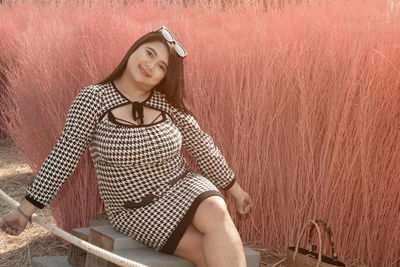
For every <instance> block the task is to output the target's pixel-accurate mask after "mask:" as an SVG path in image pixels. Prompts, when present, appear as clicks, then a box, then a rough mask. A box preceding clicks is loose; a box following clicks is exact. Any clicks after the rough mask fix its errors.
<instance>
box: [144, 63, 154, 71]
mask: <svg viewBox="0 0 400 267" xmlns="http://www.w3.org/2000/svg"><path fill="white" fill-rule="evenodd" d="M146 67H147V70H148V71H150V72H153V70H154V63H151V62H150V63H147V64H146Z"/></svg>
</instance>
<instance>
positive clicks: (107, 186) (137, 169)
mask: <svg viewBox="0 0 400 267" xmlns="http://www.w3.org/2000/svg"><path fill="white" fill-rule="evenodd" d="M135 103H136V104H138V102H135ZM128 104H132V102H131V101H130V100H129V99H128V98H127V97H125V96H124V95H123V94H122V93H121V92H120V91H118V89H117V88H116V87H115V85H114V83H113V82H107V83H103V84H96V85H91V86H88V87H85V88H83V89H82V90H81V91H80V92H79V94H78V95H77V97H76V98H75V100H74V101H73V103H72V104H71V106H70V108H69V110H68V114H67V120H66V123H65V126H64V129H63V131H62V133H61V136H60V138H59V139H58V141H57V143H56V145H55V146H54V148H53V149H52V151H51V152H50V154H49V155H48V156H47V158H46V160H45V161H44V163H43V165H42V166H41V168H40V170H39V173H38V175H37V177H36V179H35V180H34V182H33V183H32V185H30V186H29V187H28V188H27V190H26V196H25V198H26V199H27V200H28V201H30V202H31V203H32V204H34V205H35V206H37V207H38V208H43V207H44V206H46V205H48V204H49V203H50V201H51V200H52V199H53V198H54V196H55V195H56V194H57V193H58V191H59V190H60V187H61V186H62V184H63V183H64V182H65V180H66V179H67V178H68V177H69V176H70V174H71V173H72V171H73V170H74V169H75V167H76V165H77V164H78V162H79V159H80V158H81V156H82V154H83V152H84V151H85V150H86V149H87V148H89V151H90V155H91V157H92V159H93V162H94V166H95V169H96V176H97V179H98V186H99V192H100V196H101V198H102V200H103V201H104V204H105V209H106V212H107V215H108V217H109V219H110V223H111V224H112V225H113V226H114V228H115V229H116V230H118V231H119V232H121V233H123V234H126V235H128V236H130V237H132V238H134V239H135V240H137V241H139V242H141V243H143V244H145V245H147V246H149V247H151V248H153V249H154V250H156V251H162V252H165V253H169V254H172V253H173V252H174V251H175V248H176V246H177V245H178V243H179V241H180V239H181V237H182V236H183V234H184V232H185V230H186V229H187V227H188V226H189V224H190V223H191V220H192V218H193V216H194V214H195V211H196V209H197V207H198V206H199V204H200V203H201V201H202V200H204V199H205V198H207V197H209V196H214V195H217V196H221V197H223V195H222V194H221V192H220V191H219V190H218V188H221V189H223V190H227V189H229V188H230V187H231V186H232V185H233V184H234V182H235V176H234V173H233V171H232V170H231V169H230V168H229V166H228V165H227V163H226V161H225V159H224V157H223V156H222V155H221V153H220V151H219V150H218V148H217V147H216V146H215V145H214V143H213V141H212V139H211V138H210V136H209V135H207V134H206V133H204V132H203V131H202V130H201V129H200V127H199V125H198V124H197V122H196V120H195V119H194V117H193V116H191V115H188V114H185V113H183V112H181V111H180V110H178V109H177V108H175V107H173V106H172V105H170V104H169V103H168V102H167V100H166V98H165V95H164V94H162V93H160V92H159V91H156V90H154V89H153V90H152V91H151V94H150V96H149V97H148V98H147V99H146V100H145V101H143V102H141V103H140V104H142V105H144V106H147V107H150V108H152V109H156V110H159V111H160V112H161V116H162V118H161V119H160V120H158V121H157V122H154V123H150V124H145V125H130V124H127V123H121V122H120V121H118V120H117V119H116V118H115V116H114V115H113V113H112V112H111V110H113V109H114V108H116V107H120V106H123V105H128ZM182 146H183V147H184V148H185V149H186V150H187V151H188V152H189V154H190V155H191V156H192V157H193V158H194V159H195V161H196V166H197V169H198V170H199V173H196V172H194V171H193V170H191V169H190V168H189V167H188V164H187V162H186V160H185V158H184V156H183V154H182V150H181V148H182Z"/></svg>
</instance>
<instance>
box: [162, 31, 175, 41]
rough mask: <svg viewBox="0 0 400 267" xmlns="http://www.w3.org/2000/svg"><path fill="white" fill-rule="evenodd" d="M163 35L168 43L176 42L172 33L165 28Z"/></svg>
mask: <svg viewBox="0 0 400 267" xmlns="http://www.w3.org/2000/svg"><path fill="white" fill-rule="evenodd" d="M161 33H162V35H163V36H164V38H165V40H167V41H168V42H172V41H173V40H174V37H173V36H172V33H170V32H169V31H168V30H167V29H166V28H163V29H162V31H161Z"/></svg>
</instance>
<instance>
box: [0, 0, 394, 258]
mask: <svg viewBox="0 0 400 267" xmlns="http://www.w3.org/2000/svg"><path fill="white" fill-rule="evenodd" d="M160 25H165V26H167V27H168V28H169V29H170V30H171V31H172V32H173V33H174V35H175V37H176V39H177V40H178V42H180V43H182V44H183V46H184V47H185V48H186V49H187V51H188V53H189V56H188V57H187V58H186V59H185V64H186V65H185V68H186V69H185V79H186V80H185V84H186V88H187V91H188V94H189V97H190V102H191V103H192V107H193V109H194V110H195V113H196V116H197V118H198V121H199V123H200V125H201V127H202V129H203V130H204V131H206V132H207V133H209V134H210V135H211V136H212V137H213V139H214V141H215V143H216V144H217V146H218V147H219V149H220V150H221V152H222V153H223V155H224V156H225V157H226V159H227V161H228V163H229V164H230V166H231V167H232V169H233V170H234V172H235V173H236V176H237V180H238V182H239V184H240V185H241V186H242V187H243V188H244V190H245V191H247V192H248V193H249V194H250V196H251V197H252V200H253V204H254V207H253V209H252V211H251V213H250V214H248V215H246V216H240V215H239V214H238V213H236V212H235V209H234V203H233V201H232V199H231V198H228V199H227V200H228V201H227V204H228V207H229V210H230V213H231V216H232V219H233V220H234V222H235V224H236V226H237V227H238V230H239V232H240V235H241V237H242V240H243V241H244V242H249V241H250V242H255V243H260V244H264V245H273V246H276V247H278V248H280V249H282V250H284V249H285V248H286V247H287V246H289V245H291V246H293V245H295V242H296V240H297V236H298V234H299V231H300V228H301V227H302V226H303V224H304V222H305V221H306V220H308V219H316V218H320V219H323V220H325V221H326V222H327V223H328V224H329V225H330V226H331V228H332V230H333V234H334V241H335V244H336V250H337V253H338V255H339V256H340V259H342V260H346V262H348V263H349V262H355V261H357V262H360V263H361V262H362V263H363V264H366V265H368V266H396V263H395V262H396V261H400V179H399V177H400V134H399V130H400V111H399V103H400V10H399V6H398V5H397V4H393V3H391V2H390V1H389V2H388V1H386V0H385V1H377V0H369V1H345V0H336V1H310V3H309V4H303V5H288V6H286V7H280V8H269V9H268V10H267V11H265V8H264V6H263V5H262V4H261V3H260V4H257V3H253V4H251V5H250V4H241V5H237V6H235V7H232V6H230V5H225V8H224V10H222V9H221V8H219V7H218V5H216V4H210V5H209V4H196V5H189V6H187V7H186V8H184V7H182V6H181V5H179V4H176V3H175V4H174V3H172V4H167V3H166V2H165V3H164V4H154V3H152V2H150V1H149V2H147V1H145V2H144V3H135V2H132V3H129V4H128V5H123V4H118V3H117V2H112V3H111V4H98V3H97V4H95V3H91V4H76V3H75V4H71V5H67V4H63V5H60V4H59V5H55V4H32V3H20V4H10V5H0V62H1V64H2V67H3V72H5V74H6V77H7V81H8V85H7V86H6V88H3V89H2V90H1V92H3V93H2V94H3V95H2V96H1V102H2V103H1V111H2V112H3V113H4V114H5V115H6V116H7V117H8V118H9V121H7V120H5V118H3V121H5V124H4V128H6V131H7V133H8V134H9V135H10V136H11V137H12V138H13V140H14V141H15V144H16V146H17V147H18V149H19V150H20V151H21V153H23V154H24V155H25V156H26V158H27V160H28V161H29V163H30V166H31V167H32V169H33V170H34V172H35V173H37V172H38V171H39V168H40V166H41V164H42V163H43V161H44V160H45V158H46V157H47V155H48V154H49V153H50V150H51V149H52V147H53V146H54V145H55V143H56V141H57V139H58V137H59V135H60V133H61V131H62V128H63V125H64V122H65V118H66V112H67V110H68V107H69V105H70V104H71V103H72V100H73V99H74V97H75V96H76V95H77V93H78V91H79V90H80V88H82V87H83V86H86V85H89V84H92V83H96V82H98V81H100V80H101V79H102V78H104V77H105V76H106V75H107V74H109V73H110V72H111V70H113V68H115V67H116V65H117V64H118V62H119V61H120V60H121V58H122V56H123V55H124V54H125V52H126V51H127V49H128V48H129V47H130V45H131V44H132V43H133V42H134V41H135V40H136V39H138V38H139V37H140V36H141V35H143V34H145V33H147V32H149V31H151V30H154V29H156V28H158V27H159V26H160ZM18 201H20V200H18ZM51 209H52V211H53V212H54V214H55V219H56V221H57V223H58V225H59V226H60V227H62V228H64V229H66V230H71V229H72V228H73V227H79V226H86V225H87V224H88V220H89V218H91V217H94V216H95V215H96V214H98V213H100V212H102V211H103V206H102V202H101V201H100V200H99V196H98V191H97V183H96V177H95V170H94V167H93V164H92V162H91V159H90V156H89V153H88V152H85V154H84V155H83V157H82V159H81V161H80V163H79V165H78V167H77V169H76V170H75V172H74V173H73V174H72V175H71V177H70V179H68V181H67V182H66V183H65V184H64V186H63V188H62V189H61V191H60V193H59V194H58V195H57V197H56V198H55V199H54V200H53V202H52V204H51ZM324 237H325V239H327V238H326V236H324ZM304 245H305V244H303V246H304ZM323 251H324V253H325V254H328V255H330V250H329V247H328V244H327V242H325V244H324V250H323Z"/></svg>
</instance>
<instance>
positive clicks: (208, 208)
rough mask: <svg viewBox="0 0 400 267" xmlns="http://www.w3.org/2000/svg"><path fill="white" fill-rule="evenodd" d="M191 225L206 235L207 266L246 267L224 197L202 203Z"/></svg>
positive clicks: (216, 197)
mask: <svg viewBox="0 0 400 267" xmlns="http://www.w3.org/2000/svg"><path fill="white" fill-rule="evenodd" d="M192 224H193V225H194V226H195V227H196V228H197V229H198V230H199V231H200V232H201V233H203V252H204V257H205V261H206V265H207V267H245V266H246V258H245V255H244V251H243V244H242V240H241V239H240V236H239V233H238V231H237V229H236V227H235V224H234V223H233V221H232V219H231V217H230V215H229V213H228V210H227V208H226V204H225V201H224V199H223V198H221V197H219V196H211V197H208V198H206V199H205V200H203V201H202V202H201V204H200V205H199V207H198V208H197V211H196V213H195V215H194V217H193V219H192Z"/></svg>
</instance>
